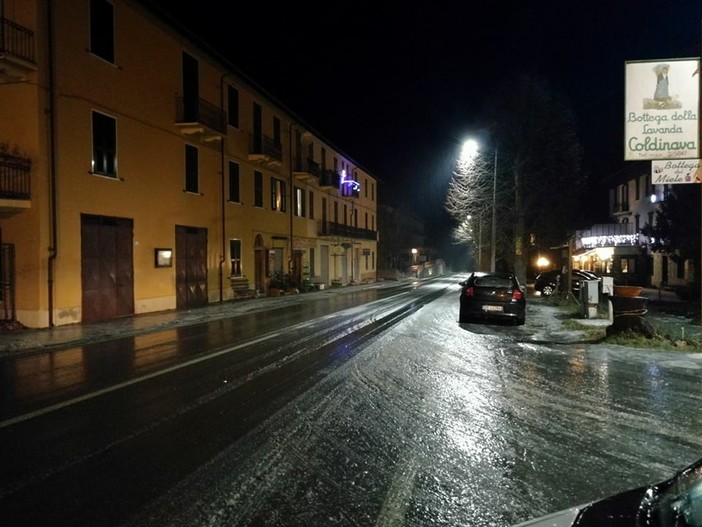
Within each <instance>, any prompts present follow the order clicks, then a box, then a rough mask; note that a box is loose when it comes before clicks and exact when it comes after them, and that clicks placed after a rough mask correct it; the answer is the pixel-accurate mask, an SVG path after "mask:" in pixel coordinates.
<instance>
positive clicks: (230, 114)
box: [227, 86, 239, 128]
mask: <svg viewBox="0 0 702 527" xmlns="http://www.w3.org/2000/svg"><path fill="white" fill-rule="evenodd" d="M227 104H228V106H227V124H228V125H229V126H233V127H234V128H239V90H237V89H236V88H234V87H233V86H228V87H227Z"/></svg>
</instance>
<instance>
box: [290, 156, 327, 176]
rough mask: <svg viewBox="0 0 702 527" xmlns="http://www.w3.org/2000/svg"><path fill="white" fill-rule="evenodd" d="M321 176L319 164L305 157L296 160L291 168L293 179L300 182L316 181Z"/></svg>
mask: <svg viewBox="0 0 702 527" xmlns="http://www.w3.org/2000/svg"><path fill="white" fill-rule="evenodd" d="M320 174H321V168H320V166H319V163H317V162H316V161H315V160H314V159H312V158H309V157H306V158H304V159H296V160H295V164H294V166H293V177H294V178H295V179H299V180H300V181H307V180H310V179H318V178H319V175H320Z"/></svg>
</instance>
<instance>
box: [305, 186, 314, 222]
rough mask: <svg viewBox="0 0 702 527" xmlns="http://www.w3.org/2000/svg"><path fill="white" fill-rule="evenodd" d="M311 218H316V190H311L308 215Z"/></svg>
mask: <svg viewBox="0 0 702 527" xmlns="http://www.w3.org/2000/svg"><path fill="white" fill-rule="evenodd" d="M307 217H308V218H309V219H311V220H313V219H314V192H312V191H311V190H310V199H309V208H308V216H307Z"/></svg>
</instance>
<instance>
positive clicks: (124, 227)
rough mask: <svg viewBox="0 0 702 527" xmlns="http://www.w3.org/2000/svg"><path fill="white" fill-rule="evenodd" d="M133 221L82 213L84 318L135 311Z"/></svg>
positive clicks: (122, 314)
mask: <svg viewBox="0 0 702 527" xmlns="http://www.w3.org/2000/svg"><path fill="white" fill-rule="evenodd" d="M133 232H134V229H133V222H132V220H130V219H125V218H112V217H106V216H92V215H89V214H82V215H81V287H82V317H81V318H82V321H83V322H93V321H96V320H106V319H110V318H115V317H120V316H125V315H133V314H134V261H133V249H132V247H133V236H134V235H133Z"/></svg>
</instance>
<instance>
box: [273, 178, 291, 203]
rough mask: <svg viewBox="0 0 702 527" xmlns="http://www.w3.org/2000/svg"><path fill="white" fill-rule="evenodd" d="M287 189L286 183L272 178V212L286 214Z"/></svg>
mask: <svg viewBox="0 0 702 527" xmlns="http://www.w3.org/2000/svg"><path fill="white" fill-rule="evenodd" d="M286 199H287V196H286V188H285V181H283V180H280V179H278V178H274V177H272V178H271V210H279V211H281V212H285V201H286Z"/></svg>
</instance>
